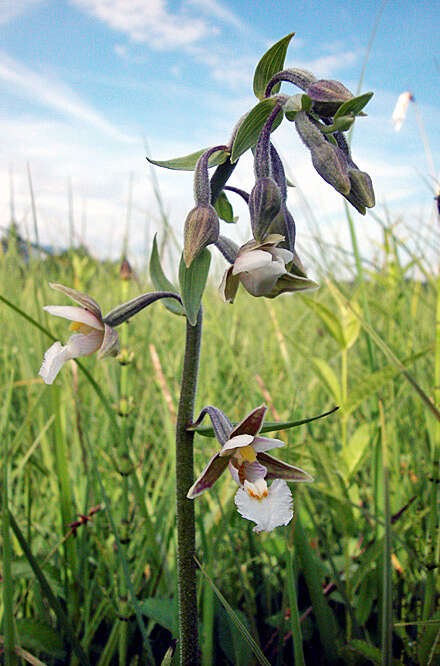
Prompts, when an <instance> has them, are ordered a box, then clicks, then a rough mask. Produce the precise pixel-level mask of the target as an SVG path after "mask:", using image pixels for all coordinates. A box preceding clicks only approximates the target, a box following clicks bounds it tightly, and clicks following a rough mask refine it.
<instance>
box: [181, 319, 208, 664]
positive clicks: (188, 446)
mask: <svg viewBox="0 0 440 666" xmlns="http://www.w3.org/2000/svg"><path fill="white" fill-rule="evenodd" d="M201 337H202V310H201V308H200V310H199V316H198V318H197V323H196V325H195V326H191V325H190V323H189V322H188V321H187V323H186V345H185V359H184V364H183V374H182V383H181V391H180V401H179V411H178V414H177V425H176V520H177V586H178V595H179V635H180V663H181V664H182V665H185V666H194V665H195V664H198V663H199V654H198V626H197V594H196V563H195V560H194V555H195V521H194V503H193V501H192V500H189V499H187V497H186V494H187V492H188V490H189V489H190V487H191V485H192V483H193V480H194V479H193V477H194V461H193V440H194V432H189V431H188V430H187V427H188V426H189V425H190V424H191V423H192V422H193V417H194V401H195V396H196V388H197V374H198V369H199V356H200V342H201Z"/></svg>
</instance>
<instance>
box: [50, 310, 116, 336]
mask: <svg viewBox="0 0 440 666" xmlns="http://www.w3.org/2000/svg"><path fill="white" fill-rule="evenodd" d="M43 310H46V312H48V313H49V314H51V315H55V317H63V318H64V319H69V320H70V321H78V322H80V323H81V324H86V326H90V327H91V328H96V329H97V330H98V331H103V330H104V324H103V323H102V321H99V319H98V317H96V316H95V315H94V314H92V313H91V312H89V311H88V310H84V308H77V307H76V306H75V305H45V306H44V308H43Z"/></svg>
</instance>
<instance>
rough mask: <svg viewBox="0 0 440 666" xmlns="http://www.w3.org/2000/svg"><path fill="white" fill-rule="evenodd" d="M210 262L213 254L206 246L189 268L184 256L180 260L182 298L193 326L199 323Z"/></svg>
mask: <svg viewBox="0 0 440 666" xmlns="http://www.w3.org/2000/svg"><path fill="white" fill-rule="evenodd" d="M210 263H211V254H210V252H209V250H207V249H206V248H205V249H204V250H203V252H201V253H200V254H199V255H198V256H197V257H196V258H195V259H194V260H193V262H192V263H191V266H190V267H189V268H187V267H186V265H185V262H184V260H183V256H182V258H181V260H180V266H179V282H180V290H181V298H182V302H183V306H184V308H185V313H186V316H187V317H188V321H189V323H190V324H191V326H195V325H196V323H197V317H198V314H199V309H200V303H201V301H202V296H203V291H204V289H205V285H206V280H207V279H208V273H209V265H210Z"/></svg>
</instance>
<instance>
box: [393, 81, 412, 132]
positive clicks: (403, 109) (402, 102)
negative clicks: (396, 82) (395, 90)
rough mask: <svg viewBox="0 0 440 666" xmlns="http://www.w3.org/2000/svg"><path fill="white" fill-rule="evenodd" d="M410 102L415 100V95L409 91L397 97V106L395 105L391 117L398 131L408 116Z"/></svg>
mask: <svg viewBox="0 0 440 666" xmlns="http://www.w3.org/2000/svg"><path fill="white" fill-rule="evenodd" d="M410 102H414V95H413V94H412V93H410V92H409V91H406V92H403V93H401V94H400V95H399V97H398V99H397V102H396V106H395V107H394V111H393V115H392V117H391V120H392V123H393V125H394V129H395V130H396V132H399V131H400V129H401V127H402V125H403V121H404V120H405V118H406V114H407V111H408V106H409V103H410Z"/></svg>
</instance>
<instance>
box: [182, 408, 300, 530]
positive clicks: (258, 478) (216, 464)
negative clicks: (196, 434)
mask: <svg viewBox="0 0 440 666" xmlns="http://www.w3.org/2000/svg"><path fill="white" fill-rule="evenodd" d="M266 411H267V407H266V406H265V405H260V407H257V408H256V409H254V410H252V412H250V413H249V414H248V415H247V416H245V418H244V419H243V420H242V421H241V422H240V423H239V424H238V425H236V426H235V427H233V426H232V423H231V422H230V421H229V419H228V418H227V416H226V415H225V414H224V413H223V412H222V411H221V410H220V409H218V408H216V407H211V406H209V407H205V408H204V409H203V410H202V411H201V413H200V415H199V418H198V419H197V421H196V423H195V424H194V425H195V426H197V425H198V424H200V423H201V421H202V420H203V418H204V416H205V414H208V415H209V416H210V418H211V422H212V425H213V428H214V432H215V435H216V437H217V440H218V442H219V444H220V445H221V449H220V451H218V452H217V453H215V454H214V455H213V456H212V458H211V459H210V461H209V462H208V464H207V465H206V467H205V469H204V470H203V472H202V473H201V474H200V476H199V478H198V479H197V480H196V481H195V483H194V484H193V485H192V486H191V488H190V489H189V491H188V494H187V497H188V498H189V499H194V498H196V497H198V496H199V495H201V494H202V493H204V492H205V490H208V489H209V488H211V486H212V485H213V484H214V483H215V482H216V481H217V479H218V478H219V477H220V476H221V474H223V472H224V471H225V470H226V468H228V469H229V472H230V473H231V476H232V478H233V479H234V481H235V482H236V483H237V485H238V486H239V489H238V490H237V493H236V495H235V505H236V507H237V509H238V511H239V513H240V514H241V515H242V516H243V518H247V519H248V520H251V521H253V522H254V523H256V526H255V527H254V532H270V531H272V530H273V529H274V528H275V527H280V526H281V525H287V524H288V523H289V522H290V521H291V519H292V517H293V499H292V494H291V492H290V490H289V488H288V486H287V484H286V480H287V481H295V482H299V481H313V479H312V477H311V476H310V474H308V473H307V472H305V471H304V470H302V469H300V468H299V467H294V466H293V465H288V464H287V463H285V462H282V461H281V460H278V459H277V458H273V457H272V456H270V455H269V454H268V453H266V452H267V451H270V450H271V449H274V448H279V447H281V446H284V442H282V441H281V440H280V439H270V438H269V437H262V436H261V435H259V432H260V430H261V428H262V426H263V421H264V416H265V414H266ZM266 479H267V480H269V479H274V481H273V482H272V484H271V485H270V486H268V485H267V481H266Z"/></svg>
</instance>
